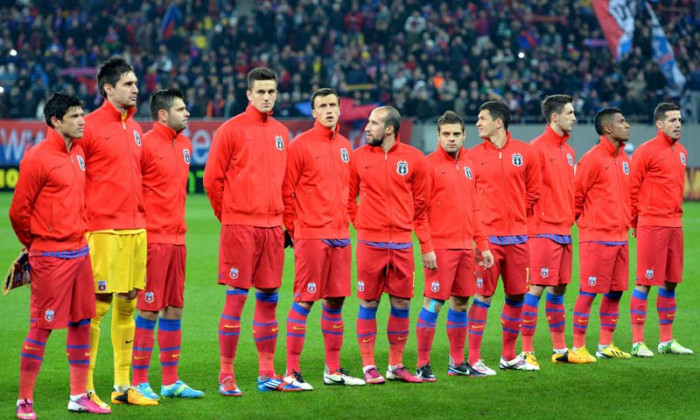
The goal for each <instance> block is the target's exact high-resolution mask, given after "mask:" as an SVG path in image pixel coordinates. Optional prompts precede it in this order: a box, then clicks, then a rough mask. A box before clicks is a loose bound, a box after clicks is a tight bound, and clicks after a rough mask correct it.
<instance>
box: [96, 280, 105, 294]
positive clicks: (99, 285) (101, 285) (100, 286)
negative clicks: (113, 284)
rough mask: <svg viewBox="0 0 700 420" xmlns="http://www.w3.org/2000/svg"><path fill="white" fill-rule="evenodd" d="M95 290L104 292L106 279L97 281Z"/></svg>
mask: <svg viewBox="0 0 700 420" xmlns="http://www.w3.org/2000/svg"><path fill="white" fill-rule="evenodd" d="M97 290H99V291H100V292H104V291H105V290H107V281H106V280H100V281H98V282H97Z"/></svg>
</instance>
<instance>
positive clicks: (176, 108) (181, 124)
mask: <svg viewBox="0 0 700 420" xmlns="http://www.w3.org/2000/svg"><path fill="white" fill-rule="evenodd" d="M189 118H190V113H189V112H188V111H187V106H186V105H185V101H183V100H182V99H180V98H175V100H173V105H172V106H171V107H170V111H168V122H167V123H166V125H167V126H168V127H170V128H172V129H173V130H175V132H177V133H179V132H181V131H182V130H184V129H185V128H187V123H188V122H189Z"/></svg>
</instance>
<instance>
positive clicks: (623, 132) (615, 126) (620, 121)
mask: <svg viewBox="0 0 700 420" xmlns="http://www.w3.org/2000/svg"><path fill="white" fill-rule="evenodd" d="M611 130H612V131H611V132H610V137H612V138H613V139H615V140H617V141H619V142H621V143H624V142H626V141H627V140H629V139H630V125H629V123H628V122H627V120H625V116H624V115H622V114H615V115H613V117H612V126H611Z"/></svg>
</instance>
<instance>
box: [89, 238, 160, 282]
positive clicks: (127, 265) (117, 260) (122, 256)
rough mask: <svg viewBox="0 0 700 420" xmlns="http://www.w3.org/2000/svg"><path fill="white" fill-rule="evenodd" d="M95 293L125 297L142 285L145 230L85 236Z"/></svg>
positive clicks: (144, 277) (143, 280)
mask: <svg viewBox="0 0 700 420" xmlns="http://www.w3.org/2000/svg"><path fill="white" fill-rule="evenodd" d="M86 236H87V241H88V245H89V246H90V259H91V260H92V274H93V277H94V278H95V293H128V292H130V291H132V290H134V289H143V288H144V285H145V283H146V251H147V249H148V246H147V243H146V230H145V229H130V230H100V231H96V232H88V233H87V235H86Z"/></svg>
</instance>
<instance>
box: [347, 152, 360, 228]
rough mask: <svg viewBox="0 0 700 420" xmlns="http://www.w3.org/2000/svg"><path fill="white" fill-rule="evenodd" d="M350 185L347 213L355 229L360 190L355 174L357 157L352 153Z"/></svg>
mask: <svg viewBox="0 0 700 420" xmlns="http://www.w3.org/2000/svg"><path fill="white" fill-rule="evenodd" d="M349 182H350V185H349V187H350V188H348V215H350V221H351V222H352V225H353V226H355V229H357V223H356V218H357V210H358V207H357V194H359V192H360V176H359V175H358V174H357V158H356V155H353V156H352V158H351V159H350V181H349Z"/></svg>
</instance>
